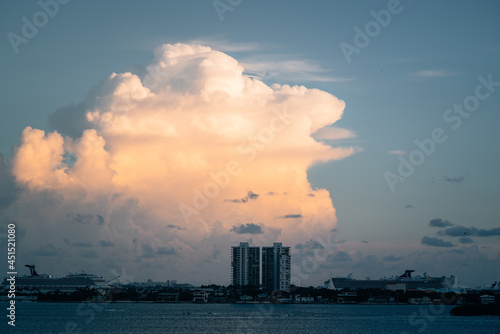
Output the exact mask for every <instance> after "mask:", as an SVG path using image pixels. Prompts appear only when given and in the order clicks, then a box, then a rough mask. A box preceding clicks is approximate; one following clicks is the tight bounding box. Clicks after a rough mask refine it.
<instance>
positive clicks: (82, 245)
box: [73, 242, 92, 248]
mask: <svg viewBox="0 0 500 334" xmlns="http://www.w3.org/2000/svg"><path fill="white" fill-rule="evenodd" d="M73 246H75V247H87V248H88V247H92V243H91V242H74V243H73Z"/></svg>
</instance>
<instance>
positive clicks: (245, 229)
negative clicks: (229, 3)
mask: <svg viewBox="0 0 500 334" xmlns="http://www.w3.org/2000/svg"><path fill="white" fill-rule="evenodd" d="M230 232H234V233H237V234H262V233H264V232H263V231H262V227H261V226H259V225H257V224H254V223H248V224H241V225H240V226H234V225H233V228H232V229H231V230H230Z"/></svg>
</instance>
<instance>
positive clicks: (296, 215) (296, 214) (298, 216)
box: [278, 213, 304, 219]
mask: <svg viewBox="0 0 500 334" xmlns="http://www.w3.org/2000/svg"><path fill="white" fill-rule="evenodd" d="M278 218H281V219H296V218H304V216H302V215H301V214H300V213H295V214H293V213H292V214H288V215H284V216H279V217H278Z"/></svg>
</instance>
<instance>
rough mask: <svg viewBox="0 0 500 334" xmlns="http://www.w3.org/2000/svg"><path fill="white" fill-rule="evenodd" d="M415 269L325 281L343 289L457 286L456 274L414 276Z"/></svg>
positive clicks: (326, 285) (430, 288) (409, 288)
mask: <svg viewBox="0 0 500 334" xmlns="http://www.w3.org/2000/svg"><path fill="white" fill-rule="evenodd" d="M414 271H415V270H406V271H405V273H404V274H402V275H400V276H396V277H390V278H380V279H378V280H371V279H370V278H368V277H367V278H366V279H364V280H358V279H354V278H352V275H349V276H347V277H332V278H330V279H329V280H328V281H325V282H324V283H325V287H326V288H328V289H332V290H342V289H351V290H359V289H385V290H405V291H406V290H425V291H431V290H442V289H452V288H454V287H455V276H453V275H451V276H449V277H445V276H441V277H431V276H428V275H427V273H424V274H423V275H422V276H414V277H412V273H413V272H414Z"/></svg>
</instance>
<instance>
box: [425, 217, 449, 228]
mask: <svg viewBox="0 0 500 334" xmlns="http://www.w3.org/2000/svg"><path fill="white" fill-rule="evenodd" d="M452 225H453V224H452V223H450V222H449V221H447V220H443V219H441V218H436V219H432V220H430V221H429V226H431V227H440V228H443V227H448V226H452Z"/></svg>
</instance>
